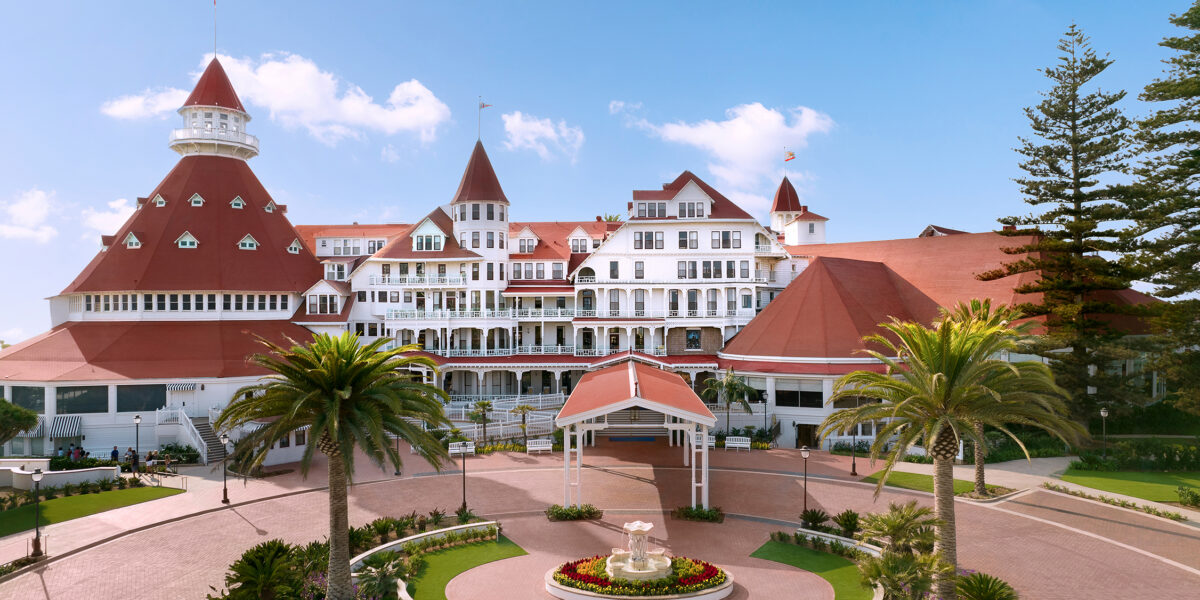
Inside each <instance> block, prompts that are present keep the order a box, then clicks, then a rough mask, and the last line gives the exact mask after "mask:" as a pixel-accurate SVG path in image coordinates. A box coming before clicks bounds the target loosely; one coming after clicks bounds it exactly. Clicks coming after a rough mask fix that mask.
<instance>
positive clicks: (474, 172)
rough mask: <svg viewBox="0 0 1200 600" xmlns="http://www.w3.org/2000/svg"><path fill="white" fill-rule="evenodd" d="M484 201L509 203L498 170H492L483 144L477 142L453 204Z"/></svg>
mask: <svg viewBox="0 0 1200 600" xmlns="http://www.w3.org/2000/svg"><path fill="white" fill-rule="evenodd" d="M483 200H491V201H499V202H504V203H506V204H507V203H508V198H505V197H504V190H503V189H501V188H500V180H499V179H497V178H496V170H495V169H493V168H492V161H490V160H488V155H487V151H485V150H484V149H483V142H479V141H477V142H475V149H474V150H473V151H471V160H468V161H467V170H466V171H463V176H462V181H460V182H459V183H458V191H457V192H455V193H454V200H452V201H451V203H452V204H456V203H458V202H478V201H483Z"/></svg>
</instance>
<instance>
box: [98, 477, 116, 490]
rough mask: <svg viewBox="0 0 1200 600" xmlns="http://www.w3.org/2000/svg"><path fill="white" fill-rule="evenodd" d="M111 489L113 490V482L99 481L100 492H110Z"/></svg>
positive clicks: (107, 480)
mask: <svg viewBox="0 0 1200 600" xmlns="http://www.w3.org/2000/svg"><path fill="white" fill-rule="evenodd" d="M112 489H113V480H111V479H101V480H100V491H102V492H111V491H112Z"/></svg>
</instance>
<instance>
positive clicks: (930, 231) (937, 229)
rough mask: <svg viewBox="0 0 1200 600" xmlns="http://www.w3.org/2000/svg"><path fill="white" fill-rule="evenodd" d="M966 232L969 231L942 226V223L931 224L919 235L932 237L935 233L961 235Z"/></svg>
mask: <svg viewBox="0 0 1200 600" xmlns="http://www.w3.org/2000/svg"><path fill="white" fill-rule="evenodd" d="M964 233H967V232H966V231H961V230H959V229H950V228H949V227H942V226H941V225H929V226H927V227H926V228H925V229H924V230H923V231H921V233H920V235H918V236H917V237H932V236H935V235H960V234H964Z"/></svg>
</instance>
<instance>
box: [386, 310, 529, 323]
mask: <svg viewBox="0 0 1200 600" xmlns="http://www.w3.org/2000/svg"><path fill="white" fill-rule="evenodd" d="M512 316H513V311H512V310H510V309H507V308H506V309H501V310H493V309H487V310H444V309H422V310H418V309H403V308H389V309H388V311H387V313H386V318H387V319H388V320H394V321H403V320H420V319H435V320H449V319H511V318H512Z"/></svg>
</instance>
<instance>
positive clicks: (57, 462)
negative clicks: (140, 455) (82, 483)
mask: <svg viewBox="0 0 1200 600" xmlns="http://www.w3.org/2000/svg"><path fill="white" fill-rule="evenodd" d="M120 465H121V463H119V462H117V461H115V460H107V459H103V460H102V459H99V458H90V457H89V458H81V459H79V460H71V459H70V458H69V457H66V456H55V457H52V458H51V459H50V470H51V471H71V470H74V469H92V468H95V467H116V466H120Z"/></svg>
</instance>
